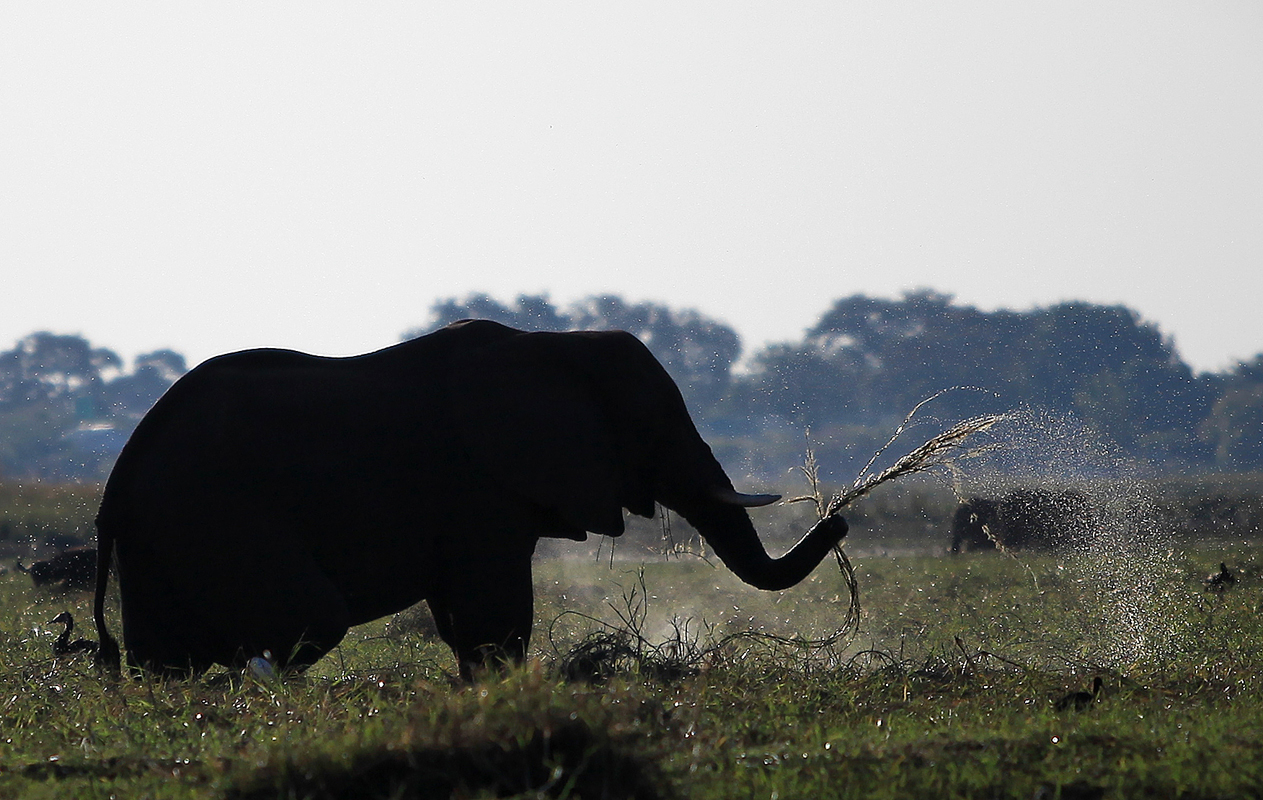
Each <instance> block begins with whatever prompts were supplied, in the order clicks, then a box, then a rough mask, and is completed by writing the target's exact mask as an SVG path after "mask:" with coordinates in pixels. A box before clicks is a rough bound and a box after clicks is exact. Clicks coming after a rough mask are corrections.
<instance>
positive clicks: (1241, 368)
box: [1198, 354, 1263, 470]
mask: <svg viewBox="0 0 1263 800" xmlns="http://www.w3.org/2000/svg"><path fill="white" fill-rule="evenodd" d="M1216 385H1217V387H1218V388H1219V394H1218V397H1217V399H1216V400H1215V403H1214V405H1213V407H1212V408H1211V410H1210V412H1209V413H1208V414H1207V415H1206V418H1205V419H1204V420H1202V422H1201V424H1200V426H1199V427H1198V434H1199V435H1200V437H1201V440H1202V442H1204V443H1205V444H1206V446H1207V447H1208V448H1209V449H1210V451H1211V453H1212V456H1213V459H1214V463H1215V466H1217V467H1219V468H1220V469H1225V470H1254V469H1260V468H1263V354H1260V355H1257V356H1255V357H1254V358H1253V359H1252V360H1250V361H1243V362H1240V363H1238V364H1237V365H1236V366H1235V367H1233V368H1232V369H1231V370H1229V371H1228V373H1227V374H1224V375H1220V376H1217V380H1216Z"/></svg>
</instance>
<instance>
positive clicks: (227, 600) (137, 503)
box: [94, 320, 847, 680]
mask: <svg viewBox="0 0 1263 800" xmlns="http://www.w3.org/2000/svg"><path fill="white" fill-rule="evenodd" d="M778 499H779V496H777V495H771V494H766V495H764V494H742V493H739V492H737V491H736V490H735V489H734V488H733V484H732V482H731V481H730V480H729V478H728V476H727V475H726V474H725V473H724V470H723V468H722V467H721V466H720V464H719V462H718V461H717V460H716V458H715V456H714V455H713V453H712V452H711V449H710V447H709V446H708V445H707V444H706V442H705V441H703V439H702V437H701V435H700V434H699V433H698V431H697V428H696V427H695V425H694V424H693V422H692V420H691V418H690V416H689V413H688V410H687V408H686V406H685V403H684V399H683V397H682V396H681V394H680V390H679V388H678V387H677V386H676V385H675V383H674V381H673V380H672V379H671V378H670V376H669V375H668V374H667V372H666V370H665V369H664V368H663V367H662V365H661V364H660V363H659V362H658V361H657V360H656V359H655V358H654V357H653V355H652V354H651V353H650V352H649V350H648V349H647V348H646V347H645V346H644V345H643V344H642V343H641V342H640V341H639V340H638V339H637V338H636V337H634V336H632V335H631V334H628V333H624V332H621V331H601V332H593V331H581V332H567V333H555V332H532V333H527V332H523V331H519V330H515V329H513V328H509V327H506V326H504V325H500V324H498V323H495V322H491V321H487V320H464V321H461V322H457V323H454V324H452V325H449V326H447V327H445V328H441V329H439V330H437V331H434V332H432V333H429V334H427V335H424V336H421V337H418V338H415V339H412V340H409V341H405V342H402V343H400V344H396V345H394V346H391V347H387V348H385V349H382V350H378V351H376V352H372V353H368V354H365V355H359V356H349V357H340V358H333V357H323V356H313V355H307V354H304V353H299V352H295V351H291V350H279V349H257V350H245V351H241V352H237V353H229V354H227V355H222V356H217V357H215V358H212V359H210V360H208V361H206V362H204V363H202V364H201V365H199V366H197V367H196V368H194V369H193V370H191V371H190V372H188V373H187V374H185V375H184V376H183V377H181V378H180V379H179V380H178V381H176V382H175V383H174V384H173V385H172V386H171V387H170V388H169V389H168V390H167V392H166V394H164V395H163V396H162V397H161V398H160V399H159V400H158V402H157V403H156V404H155V405H154V406H153V408H152V409H150V411H149V412H148V413H147V414H146V415H145V416H144V417H143V418H142V420H141V421H140V423H139V424H138V425H137V427H136V429H135V431H134V432H133V434H132V436H131V437H130V438H129V439H128V441H127V443H126V445H125V446H124V448H123V450H122V452H121V453H120V454H119V457H118V459H117V461H116V463H115V466H114V469H113V470H112V472H111V473H110V476H109V479H108V481H107V483H106V487H105V491H104V494H103V496H102V500H101V505H100V509H99V512H98V514H97V517H96V528H97V536H98V547H99V550H100V553H101V558H100V561H99V563H98V566H97V576H96V578H97V584H96V595H95V606H94V620H95V623H96V627H97V631H98V635H99V638H100V641H101V647H100V650H99V651H98V663H99V664H100V665H101V666H102V667H103V668H106V669H110V670H113V671H118V670H120V669H121V665H120V650H119V645H118V642H117V641H116V640H115V639H114V638H113V637H112V636H111V635H110V633H109V632H108V630H107V627H106V622H105V616H104V600H105V595H106V592H107V590H108V583H109V569H110V564H111V558H113V559H115V561H116V563H117V574H118V582H119V597H120V600H121V615H122V627H123V631H122V639H123V644H124V645H125V647H126V650H127V664H128V666H129V668H130V669H131V671H132V672H133V673H135V674H143V673H146V672H148V673H151V674H157V675H161V676H172V677H184V676H191V675H197V674H200V673H202V672H204V671H205V670H206V669H208V668H210V667H211V666H212V665H214V664H220V665H224V666H226V667H229V668H232V669H238V668H241V667H243V665H245V664H247V663H249V662H250V661H251V660H252V659H257V658H260V657H268V658H270V659H272V661H273V663H275V665H276V667H277V668H279V669H289V670H301V669H304V668H306V667H308V666H310V665H311V664H313V663H314V662H315V661H317V660H318V659H319V658H320V657H322V656H323V655H324V654H326V653H327V652H329V651H330V650H331V649H332V648H334V647H336V646H337V645H338V643H339V642H340V641H341V640H342V638H343V636H344V635H345V634H346V632H347V630H348V628H349V627H350V626H353V625H358V624H361V623H365V622H369V621H371V620H374V619H378V618H380V617H383V616H385V615H387V614H391V613H394V612H397V611H400V610H402V609H404V608H407V607H408V606H410V605H413V604H415V603H417V602H419V601H420V600H423V599H424V600H425V601H427V603H428V605H429V606H430V609H431V611H432V612H433V615H434V620H435V626H436V627H437V629H438V632H439V635H440V637H441V638H442V639H443V640H444V642H445V643H446V644H447V645H448V646H449V647H450V648H451V650H452V651H453V653H454V655H455V657H456V661H457V664H458V668H459V671H460V674H461V676H462V678H464V679H466V680H469V679H472V678H473V676H474V675H475V673H476V671H478V670H479V668H481V667H483V666H484V665H485V666H495V665H499V664H504V663H509V662H513V661H520V660H521V659H523V658H524V656H525V653H526V649H527V644H528V642H529V638H530V633H531V625H532V616H533V613H532V602H533V599H532V584H531V555H532V553H533V551H534V549H535V545H536V542H537V541H538V540H539V539H540V538H542V537H559V538H567V539H574V540H578V541H582V540H584V539H585V538H586V537H587V535H588V534H589V533H596V534H604V535H608V536H618V535H619V534H621V533H622V531H623V526H624V515H623V513H624V512H623V510H624V509H626V510H627V511H628V512H630V513H633V514H637V515H640V516H652V515H653V514H654V513H655V511H656V505H657V504H661V505H662V506H664V507H666V508H668V509H671V510H673V511H675V512H676V513H678V514H679V515H681V516H682V517H683V518H684V519H685V520H687V521H688V522H689V523H690V524H691V525H692V526H693V527H694V528H696V529H697V531H698V532H699V533H700V534H701V536H702V537H703V538H704V539H705V541H706V542H707V543H708V544H709V546H710V548H711V550H712V551H713V552H714V554H715V555H716V556H717V557H718V558H719V559H720V561H722V562H723V564H724V565H725V566H727V567H728V568H729V569H730V570H732V572H733V573H735V574H736V575H737V576H738V577H739V578H740V579H741V580H742V581H744V582H746V583H748V584H750V585H752V586H755V587H758V588H760V589H765V590H780V589H785V588H788V587H790V586H793V585H794V584H796V583H798V582H799V581H801V580H802V579H803V578H805V577H806V576H807V575H808V574H810V573H811V571H812V570H813V569H814V568H815V567H816V566H817V565H818V564H819V563H820V561H821V560H822V559H823V558H824V557H825V555H827V554H828V552H829V551H830V550H831V549H832V548H833V547H834V546H835V545H836V544H837V543H838V542H839V541H840V540H841V539H842V537H843V536H845V535H846V532H847V525H846V522H845V520H843V519H842V518H841V517H840V516H833V517H828V518H826V519H825V520H823V521H821V522H819V523H817V524H816V525H814V526H812V528H811V529H810V530H809V531H808V532H807V533H806V534H805V535H804V536H803V537H802V539H801V540H800V541H799V542H798V543H797V544H795V545H794V546H793V547H792V548H791V549H790V550H789V551H788V552H786V553H785V554H784V555H782V556H781V557H779V558H772V557H771V556H769V555H768V553H767V551H766V550H765V549H764V547H763V545H762V543H761V542H760V540H759V537H758V534H757V533H756V531H755V528H754V525H753V523H752V522H751V519H750V516H749V514H748V513H747V508H751V507H757V506H764V505H768V504H770V503H773V502H775V501H776V500H778Z"/></svg>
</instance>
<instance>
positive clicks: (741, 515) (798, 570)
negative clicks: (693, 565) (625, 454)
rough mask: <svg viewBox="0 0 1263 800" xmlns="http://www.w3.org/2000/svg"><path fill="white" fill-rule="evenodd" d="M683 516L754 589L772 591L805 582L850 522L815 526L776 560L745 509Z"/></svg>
mask: <svg viewBox="0 0 1263 800" xmlns="http://www.w3.org/2000/svg"><path fill="white" fill-rule="evenodd" d="M681 513H682V514H683V516H684V518H685V519H687V520H688V521H689V523H690V524H691V525H692V526H693V527H694V528H697V530H698V532H699V533H701V534H702V537H703V538H704V539H705V540H706V543H707V544H709V545H710V546H711V549H713V550H714V551H715V555H717V556H719V559H720V560H721V561H723V562H724V566H726V567H728V569H730V570H732V572H733V574H735V575H736V576H737V577H738V578H740V579H741V580H743V581H745V582H746V583H748V584H750V585H751V586H753V587H755V588H757V589H765V590H768V591H779V590H781V589H788V588H789V587H791V586H794V585H795V584H797V583H799V582H800V581H802V580H803V579H804V578H806V577H807V576H808V575H810V574H811V571H812V570H814V569H815V568H816V566H817V565H818V564H819V563H820V561H821V560H822V559H823V558H824V557H825V556H826V555H827V554H828V553H829V550H830V549H831V548H832V547H833V546H834V545H836V544H837V543H838V542H840V541H841V540H842V537H844V536H846V532H847V525H846V520H844V519H843V518H842V517H840V516H832V517H826V518H825V519H823V520H821V521H820V522H817V523H816V524H815V525H814V526H812V528H811V530H809V531H807V533H806V535H805V536H803V538H802V539H800V540H799V542H798V544H796V545H794V546H793V547H792V548H790V550H789V552H787V553H785V555H783V556H781V557H780V558H772V557H771V556H769V555H768V553H767V550H765V549H764V548H763V543H762V542H761V541H759V537H758V534H757V533H755V530H754V525H753V523H751V522H750V517H749V515H747V514H746V512H745V510H744V509H742V508H733V507H725V508H723V509H720V510H718V511H716V510H713V509H712V510H708V511H705V512H701V513H693V514H690V513H688V512H687V511H682V512H681Z"/></svg>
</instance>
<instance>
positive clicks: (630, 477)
mask: <svg viewBox="0 0 1263 800" xmlns="http://www.w3.org/2000/svg"><path fill="white" fill-rule="evenodd" d="M476 324H486V323H476ZM457 384H458V385H459V387H460V389H459V399H460V402H459V403H458V407H459V408H460V414H461V415H462V422H463V424H462V425H461V426H460V427H461V429H462V430H464V431H466V433H467V436H468V440H469V445H470V449H471V451H473V452H475V453H477V454H478V457H479V460H480V461H481V462H482V463H483V464H485V465H486V468H487V470H488V471H489V472H490V473H492V474H493V475H494V477H495V479H496V482H497V483H498V484H499V485H500V486H502V487H504V488H505V489H507V490H508V491H511V492H515V493H518V494H520V495H521V496H522V497H524V498H528V499H529V500H530V501H531V502H534V503H538V504H540V505H542V506H544V507H546V508H549V509H552V510H554V511H555V512H556V516H557V518H559V520H560V522H561V524H560V525H558V529H557V530H556V531H555V532H554V533H552V534H551V535H557V536H566V537H569V538H574V539H582V538H584V536H585V531H591V532H593V533H599V534H606V535H610V536H618V535H619V534H621V533H622V532H623V528H624V526H623V513H622V512H623V509H627V510H628V511H631V512H632V513H635V514H638V515H640V516H644V517H649V516H652V515H653V514H654V512H655V503H661V504H662V505H663V506H665V507H667V508H669V509H671V510H673V511H675V512H677V513H679V514H680V515H681V516H682V517H684V519H686V520H687V521H688V522H689V524H690V525H692V526H693V527H694V528H695V529H696V530H697V531H698V532H699V533H700V534H701V536H702V537H703V538H704V539H705V540H706V542H707V544H708V545H709V546H710V547H711V548H712V549H713V550H714V552H715V554H716V555H717V556H719V558H720V560H721V561H723V563H724V565H725V566H727V567H728V568H729V569H730V570H732V572H733V573H734V574H736V575H737V577H739V578H741V580H743V581H745V582H746V583H748V584H750V585H752V586H755V587H757V588H760V589H767V590H779V589H785V588H788V587H790V586H793V585H795V584H797V583H798V582H799V581H801V580H803V579H804V578H805V577H807V575H809V574H810V573H811V571H812V570H813V569H815V567H816V566H817V565H818V564H819V563H820V561H821V559H823V558H824V557H825V555H827V554H828V552H829V550H830V549H831V548H832V547H833V546H834V545H835V544H836V543H837V542H838V541H840V540H841V539H842V537H843V536H845V535H846V532H847V526H846V522H845V521H844V520H843V519H842V518H841V517H832V518H830V519H829V520H827V521H825V522H824V523H822V524H819V525H817V526H815V527H814V528H812V529H811V530H810V531H808V532H807V534H806V535H805V536H804V537H803V538H802V540H800V541H799V542H798V544H796V545H795V546H794V547H793V548H792V549H791V550H789V552H787V553H785V554H784V555H783V556H781V557H780V558H775V559H774V558H772V557H770V556H769V555H768V553H767V551H766V550H765V549H764V547H763V545H762V543H761V542H760V540H759V537H758V535H757V533H756V531H755V528H754V525H753V523H752V522H751V520H750V516H749V514H748V513H747V512H746V509H747V508H752V507H757V506H765V505H769V504H771V503H774V502H776V501H777V500H779V499H780V497H779V495H770V494H743V493H740V492H738V491H736V489H734V487H733V485H732V482H731V480H729V478H728V476H727V475H726V474H725V473H724V470H723V467H721V466H720V464H719V462H718V460H716V458H715V456H714V454H713V452H712V451H711V449H710V447H709V446H708V445H707V444H706V442H705V441H704V440H703V439H702V437H701V435H700V434H699V433H698V431H697V428H696V427H695V426H694V424H693V421H692V419H691V418H690V416H689V413H688V409H687V407H686V406H685V403H684V398H683V397H682V396H681V394H680V390H679V388H678V387H677V386H676V385H675V382H674V381H673V380H672V379H671V377H670V375H668V374H667V372H666V370H665V369H664V368H663V367H662V365H661V364H660V363H659V362H658V360H657V359H656V358H654V356H653V354H652V353H651V352H650V351H649V349H648V348H647V347H645V345H644V344H643V343H642V342H640V340H638V339H637V338H636V337H634V336H632V335H631V334H629V333H624V332H622V331H603V332H575V333H530V334H518V335H516V336H513V337H510V338H508V339H504V340H501V341H498V342H497V343H496V344H495V345H494V346H491V347H488V348H486V349H485V350H484V351H482V352H481V353H480V354H479V355H478V356H477V357H476V358H471V359H469V360H468V361H467V362H466V363H465V364H464V365H463V370H462V373H461V375H460V377H459V378H458V380H457ZM546 535H548V534H546Z"/></svg>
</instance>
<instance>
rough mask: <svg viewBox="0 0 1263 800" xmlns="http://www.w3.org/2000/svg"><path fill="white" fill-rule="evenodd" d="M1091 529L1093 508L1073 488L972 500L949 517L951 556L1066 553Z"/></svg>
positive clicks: (1093, 519)
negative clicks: (996, 552)
mask: <svg viewBox="0 0 1263 800" xmlns="http://www.w3.org/2000/svg"><path fill="white" fill-rule="evenodd" d="M1094 524H1095V516H1094V512H1093V509H1092V505H1091V503H1090V501H1089V500H1088V498H1087V497H1086V496H1085V495H1084V494H1083V493H1082V492H1078V491H1075V490H1072V489H1067V490H1064V491H1061V492H1056V493H1054V492H1050V491H1047V490H1044V489H1015V490H1013V491H1010V492H1007V493H1006V494H1004V495H1002V496H1000V497H999V498H998V499H990V498H986V497H971V498H969V499H968V500H966V501H965V502H963V503H961V504H960V505H959V506H958V507H957V509H956V513H955V514H954V515H953V517H952V544H951V552H953V553H960V552H962V551H967V550H988V549H995V548H996V547H997V545H998V546H1000V547H1003V548H1004V549H1006V550H1021V549H1031V550H1069V549H1073V548H1074V547H1077V546H1079V545H1081V544H1083V543H1084V542H1085V541H1086V539H1087V536H1088V532H1089V531H1090V530H1091V529H1092V527H1093V526H1094Z"/></svg>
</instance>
